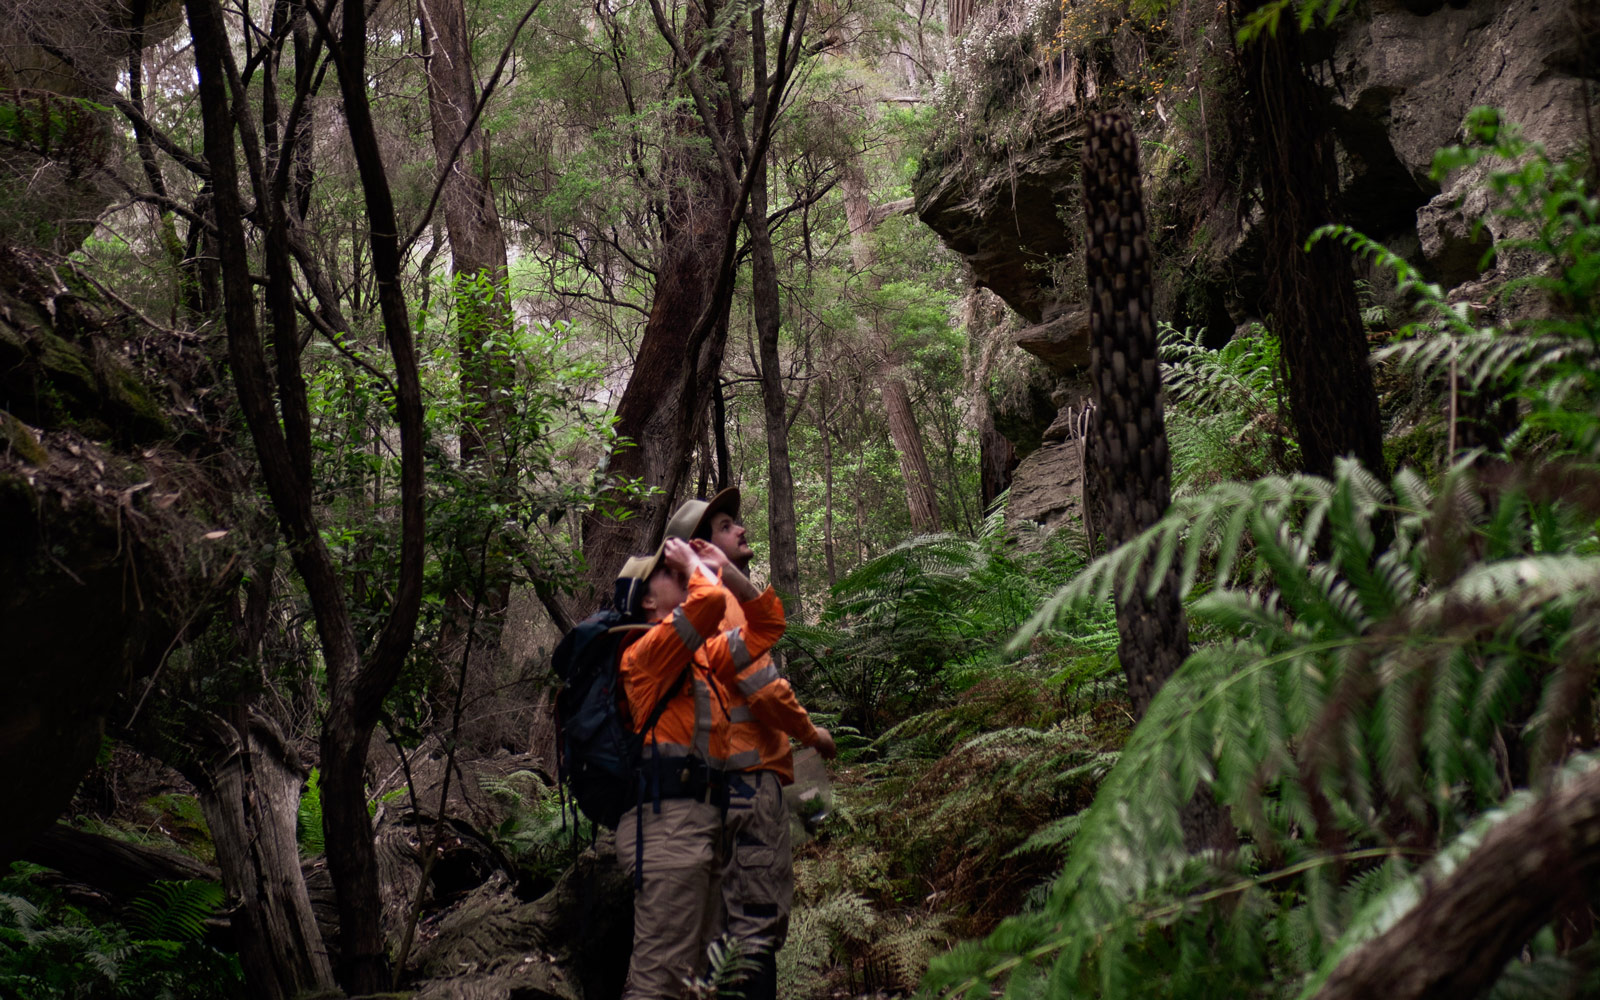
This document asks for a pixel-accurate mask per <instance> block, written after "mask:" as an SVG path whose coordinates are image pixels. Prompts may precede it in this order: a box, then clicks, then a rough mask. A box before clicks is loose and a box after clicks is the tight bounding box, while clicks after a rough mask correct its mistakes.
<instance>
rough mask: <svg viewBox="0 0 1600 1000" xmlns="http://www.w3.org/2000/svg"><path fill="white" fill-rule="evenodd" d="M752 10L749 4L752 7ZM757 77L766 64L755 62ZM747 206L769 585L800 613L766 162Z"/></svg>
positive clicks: (790, 611) (787, 608)
mask: <svg viewBox="0 0 1600 1000" xmlns="http://www.w3.org/2000/svg"><path fill="white" fill-rule="evenodd" d="M752 16H755V14H754V8H753V9H752ZM754 73H755V76H756V77H757V78H758V79H759V78H761V77H764V76H765V75H766V66H764V65H758V66H756V67H754ZM753 169H754V170H755V171H756V177H755V182H754V184H753V185H752V186H751V188H750V210H749V211H748V212H747V213H745V218H746V222H747V224H748V225H749V227H750V284H751V288H750V294H751V311H752V312H753V313H754V314H755V323H756V340H757V342H758V344H759V345H760V354H761V404H762V411H763V414H764V416H765V419H764V420H763V423H764V424H765V425H766V433H767V479H768V481H767V531H768V536H767V537H768V539H769V542H768V544H769V545H770V546H771V555H770V557H769V558H770V559H771V561H772V586H773V588H774V589H776V590H777V591H778V594H779V595H780V596H782V598H783V610H784V614H785V615H786V616H788V617H789V619H790V620H794V621H797V620H799V617H800V548H799V542H798V540H797V538H796V531H795V513H794V471H793V469H791V468H790V465H789V396H788V393H787V391H786V390H785V389H784V385H783V362H782V360H781V359H780V358H779V356H778V332H779V319H780V315H781V303H780V302H779V299H778V264H777V260H776V259H775V257H774V255H773V252H772V233H771V231H769V230H768V228H767V165H766V162H765V161H763V162H761V163H758V164H756V165H755V166H754V168H753Z"/></svg>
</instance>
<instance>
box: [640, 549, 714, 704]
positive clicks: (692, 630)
mask: <svg viewBox="0 0 1600 1000" xmlns="http://www.w3.org/2000/svg"><path fill="white" fill-rule="evenodd" d="M727 599H728V592H727V591H726V590H724V589H723V588H722V587H721V586H720V585H719V584H716V583H713V582H711V581H710V580H707V579H706V578H705V577H704V576H703V575H701V574H699V573H695V574H694V575H692V576H691V577H690V578H689V596H688V598H686V599H685V600H684V602H683V603H682V604H680V605H678V606H677V607H676V608H673V609H672V613H671V614H669V615H668V616H667V617H666V618H664V619H662V620H661V621H660V622H657V623H656V625H655V626H654V627H653V628H651V629H650V631H648V632H646V633H645V634H644V635H642V636H640V637H639V638H638V639H637V640H636V641H635V642H634V643H633V645H631V646H629V647H628V649H627V651H626V652H624V653H623V654H622V681H623V686H624V689H625V690H626V691H627V693H628V708H629V709H630V711H631V712H632V715H633V724H634V727H635V728H636V729H637V728H638V727H639V726H640V725H641V724H642V723H643V722H644V721H645V720H646V719H647V718H649V717H650V710H651V709H653V708H655V704H656V700H657V699H658V698H660V697H661V695H662V694H663V693H664V692H665V690H666V688H667V687H668V686H669V685H670V684H672V682H673V681H675V680H677V679H678V675H679V674H680V673H682V672H683V668H684V666H685V665H687V664H688V663H689V661H690V658H691V657H692V656H693V655H694V653H695V651H696V650H697V649H699V648H700V647H701V646H702V645H704V644H705V643H706V641H707V638H708V637H709V638H711V639H717V638H719V636H718V634H717V625H718V623H720V622H721V621H722V612H723V609H724V608H725V606H726V603H727Z"/></svg>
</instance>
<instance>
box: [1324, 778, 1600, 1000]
mask: <svg viewBox="0 0 1600 1000" xmlns="http://www.w3.org/2000/svg"><path fill="white" fill-rule="evenodd" d="M1596 874H1600V768H1590V769H1589V771H1588V772H1587V773H1585V774H1583V775H1582V776H1580V777H1577V778H1574V779H1572V780H1571V781H1569V782H1567V783H1566V784H1565V785H1562V786H1560V787H1558V788H1556V789H1555V790H1554V791H1552V792H1550V793H1549V794H1547V795H1546V796H1545V797H1544V798H1543V799H1542V800H1541V801H1539V802H1535V803H1533V804H1531V805H1529V806H1527V807H1526V808H1524V809H1523V810H1522V811H1521V812H1519V813H1517V814H1516V815H1514V816H1511V817H1510V818H1508V819H1504V820H1501V821H1500V823H1498V824H1497V825H1496V826H1495V827H1494V829H1492V830H1490V831H1489V833H1488V835H1487V836H1485V837H1484V838H1483V843H1482V844H1480V845H1479V846H1478V848H1477V850H1475V851H1473V852H1472V853H1471V854H1469V855H1468V856H1467V857H1466V859H1465V860H1463V861H1462V862H1461V864H1460V865H1458V866H1457V867H1456V869H1455V871H1453V872H1451V873H1450V875H1448V876H1446V877H1445V878H1443V879H1441V880H1439V881H1437V882H1433V883H1432V884H1430V885H1428V886H1427V887H1426V889H1425V891H1424V894H1423V896H1422V897H1421V898H1420V899H1419V900H1418V901H1417V902H1416V904H1415V905H1414V906H1412V907H1411V910H1410V912H1408V913H1407V914H1406V915H1405V916H1403V917H1401V918H1400V920H1399V921H1397V922H1396V923H1395V924H1394V925H1393V926H1392V927H1390V928H1389V929H1388V930H1387V931H1385V932H1384V933H1383V934H1382V935H1380V936H1379V937H1377V938H1375V939H1373V940H1371V941H1369V942H1367V943H1366V944H1364V945H1362V946H1361V947H1359V948H1357V949H1356V950H1355V951H1352V952H1350V953H1349V954H1347V955H1346V956H1345V957H1344V958H1343V959H1342V960H1341V961H1340V962H1339V964H1338V966H1337V967H1336V968H1335V969H1334V971H1333V974H1332V975H1331V976H1330V977H1329V978H1328V980H1327V982H1325V983H1324V984H1323V986H1322V989H1321V990H1319V991H1318V992H1317V994H1316V996H1315V1000H1358V998H1365V997H1379V996H1381V997H1384V998H1385V1000H1446V998H1453V997H1471V996H1479V995H1481V994H1482V993H1484V992H1485V991H1486V990H1487V989H1488V987H1489V985H1490V984H1491V983H1493V982H1494V981H1495V980H1496V979H1498V978H1499V976H1500V973H1501V972H1502V971H1503V970H1504V969H1505V967H1506V963H1507V962H1509V961H1511V960H1512V959H1514V958H1515V957H1516V956H1517V955H1518V953H1520V952H1521V951H1522V949H1523V946H1524V945H1526V944H1527V943H1528V941H1529V940H1530V939H1532V937H1533V936H1534V934H1536V933H1538V931H1539V929H1540V928H1541V927H1543V926H1545V925H1546V924H1548V923H1549V922H1550V920H1551V919H1552V917H1553V916H1554V915H1555V913H1556V911H1557V908H1558V907H1560V906H1561V905H1562V904H1563V903H1565V902H1566V901H1567V900H1568V899H1570V897H1571V894H1572V890H1573V887H1574V886H1584V885H1589V884H1591V882H1592V880H1593V879H1594V877H1595V876H1596Z"/></svg>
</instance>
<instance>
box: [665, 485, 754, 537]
mask: <svg viewBox="0 0 1600 1000" xmlns="http://www.w3.org/2000/svg"><path fill="white" fill-rule="evenodd" d="M724 513H726V514H731V515H732V516H733V517H734V519H736V520H737V519H738V517H739V487H737V486H730V487H728V488H727V489H725V490H723V491H722V492H720V493H718V494H717V495H716V496H714V497H712V498H711V499H710V500H700V499H694V500H685V501H684V502H683V503H682V504H681V505H680V506H679V507H678V509H677V510H675V511H673V512H672V518H671V520H669V521H667V534H666V537H667V538H682V539H683V540H684V541H688V540H689V539H691V538H709V537H710V536H711V531H710V528H711V519H712V518H713V517H715V516H716V515H718V514H724ZM702 532H703V534H702ZM663 541H665V539H663Z"/></svg>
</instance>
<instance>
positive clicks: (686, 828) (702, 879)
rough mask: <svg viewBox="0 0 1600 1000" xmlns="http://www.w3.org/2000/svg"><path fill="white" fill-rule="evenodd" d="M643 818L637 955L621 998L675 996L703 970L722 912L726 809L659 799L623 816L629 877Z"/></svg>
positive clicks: (621, 855) (620, 837) (673, 999)
mask: <svg viewBox="0 0 1600 1000" xmlns="http://www.w3.org/2000/svg"><path fill="white" fill-rule="evenodd" d="M640 810H643V812H644V816H643V820H644V875H643V881H642V885H641V886H640V888H639V889H638V891H637V892H635V894H634V898H633V957H632V959H631V960H630V961H629V963H628V985H627V987H626V988H625V989H624V990H623V991H622V997H623V1000H677V998H678V997H681V996H682V995H683V994H684V992H685V991H684V983H685V981H686V980H690V979H693V978H695V977H697V976H700V975H703V974H704V973H705V971H706V945H707V944H709V943H710V941H711V939H712V937H714V936H715V933H714V932H715V926H716V924H715V921H716V919H717V913H718V909H719V906H718V898H719V896H718V878H719V877H720V871H721V867H722V865H721V852H720V850H719V848H720V846H721V844H720V839H721V838H720V836H719V834H720V832H721V829H722V810H721V809H719V808H718V807H717V806H715V805H711V804H708V803H705V802H698V801H696V800H694V799H662V800H661V811H660V812H659V813H658V812H656V811H655V806H654V804H653V803H648V802H647V803H645V804H644V805H642V806H640V807H639V808H638V809H630V810H628V811H627V812H625V813H623V814H622V819H621V821H620V822H618V823H617V860H619V861H621V862H622V866H623V869H624V870H626V871H627V873H628V874H629V876H632V875H633V873H634V868H635V865H636V863H637V860H638V857H639V853H638V848H637V843H638V839H637V831H638V829H639V827H638V823H639V816H638V813H639V811H640Z"/></svg>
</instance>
